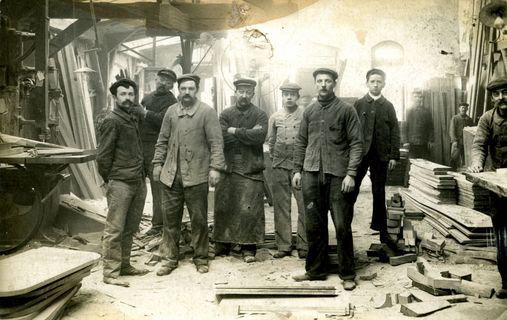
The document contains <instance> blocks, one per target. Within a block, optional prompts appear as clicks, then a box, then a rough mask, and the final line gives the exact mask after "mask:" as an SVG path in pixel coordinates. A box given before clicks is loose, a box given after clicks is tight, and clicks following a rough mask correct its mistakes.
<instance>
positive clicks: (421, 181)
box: [409, 159, 456, 204]
mask: <svg viewBox="0 0 507 320" xmlns="http://www.w3.org/2000/svg"><path fill="white" fill-rule="evenodd" d="M449 170H451V168H450V167H447V166H443V165H440V164H437V163H433V162H430V161H427V160H423V159H410V171H409V176H410V180H409V189H410V190H412V191H413V192H414V194H417V196H418V197H421V198H424V199H425V200H428V201H430V202H432V203H436V204H456V180H454V177H453V176H451V175H449V174H447V172H448V171H449Z"/></svg>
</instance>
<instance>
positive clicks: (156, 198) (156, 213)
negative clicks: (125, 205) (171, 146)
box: [143, 141, 163, 228]
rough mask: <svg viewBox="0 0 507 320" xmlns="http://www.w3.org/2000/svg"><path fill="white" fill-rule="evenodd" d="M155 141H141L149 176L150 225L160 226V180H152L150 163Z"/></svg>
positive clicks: (151, 165) (151, 164) (161, 222)
mask: <svg viewBox="0 0 507 320" xmlns="http://www.w3.org/2000/svg"><path fill="white" fill-rule="evenodd" d="M155 143H156V141H155V142H146V141H143V152H144V167H145V168H147V170H148V172H147V174H148V178H150V189H151V196H152V204H153V216H152V218H151V225H152V227H154V228H162V224H163V219H162V183H161V182H160V181H153V163H151V161H152V160H153V155H154V153H155Z"/></svg>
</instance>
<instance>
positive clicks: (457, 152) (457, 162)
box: [451, 142, 465, 170]
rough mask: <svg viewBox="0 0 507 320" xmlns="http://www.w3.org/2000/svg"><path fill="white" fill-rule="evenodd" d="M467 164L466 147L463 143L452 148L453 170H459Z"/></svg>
mask: <svg viewBox="0 0 507 320" xmlns="http://www.w3.org/2000/svg"><path fill="white" fill-rule="evenodd" d="M464 163H465V147H464V146H463V143H459V142H458V143H457V144H456V146H454V145H452V146H451V168H453V169H454V170H457V169H459V168H460V167H461V166H462V165H463V164H464Z"/></svg>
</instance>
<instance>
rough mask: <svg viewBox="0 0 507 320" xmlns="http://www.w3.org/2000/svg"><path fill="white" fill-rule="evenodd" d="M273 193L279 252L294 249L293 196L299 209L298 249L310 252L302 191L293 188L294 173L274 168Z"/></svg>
mask: <svg viewBox="0 0 507 320" xmlns="http://www.w3.org/2000/svg"><path fill="white" fill-rule="evenodd" d="M272 173H273V177H272V185H271V188H272V192H273V208H274V214H275V240H276V246H277V248H278V250H279V251H291V249H292V219H291V207H292V206H291V200H292V197H291V195H292V194H293V195H294V198H295V199H296V204H297V208H298V220H297V240H296V249H298V250H308V243H307V241H306V230H305V223H304V221H305V213H304V204H303V195H302V192H301V189H296V188H293V187H292V172H291V170H287V169H283V168H273V172H272Z"/></svg>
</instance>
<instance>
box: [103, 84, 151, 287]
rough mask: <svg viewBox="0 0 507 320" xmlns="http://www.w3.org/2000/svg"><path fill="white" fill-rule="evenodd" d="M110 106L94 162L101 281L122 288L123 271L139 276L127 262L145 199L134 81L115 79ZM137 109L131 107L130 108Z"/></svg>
mask: <svg viewBox="0 0 507 320" xmlns="http://www.w3.org/2000/svg"><path fill="white" fill-rule="evenodd" d="M109 91H110V92H111V94H112V95H113V98H114V101H115V106H114V109H113V111H112V112H111V113H109V114H108V115H107V116H106V117H105V118H104V120H103V121H102V123H101V125H100V128H99V145H98V150H97V165H98V170H99V174H100V175H101V177H102V179H103V180H104V182H105V183H107V192H106V197H107V208H108V211H107V217H106V224H105V227H104V235H103V236H102V247H103V265H104V266H103V277H104V278H103V281H104V282H105V283H107V284H113V285H118V286H123V287H128V286H129V283H128V282H127V281H122V280H120V279H118V277H119V276H124V275H144V274H146V273H147V272H148V270H145V269H136V268H134V267H133V266H132V265H131V264H130V251H131V249H132V241H133V237H134V233H136V232H137V230H138V228H139V223H140V222H141V217H142V214H143V209H144V200H145V199H146V181H145V178H146V172H145V169H144V164H143V150H142V148H143V147H142V143H141V138H140V135H139V125H138V119H139V118H138V116H137V112H139V111H138V110H137V109H141V107H140V106H136V105H135V99H136V95H137V84H136V83H135V82H134V81H132V80H129V79H120V80H118V81H116V82H115V83H113V84H112V85H111V87H110V88H109ZM136 110H137V111H136Z"/></svg>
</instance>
